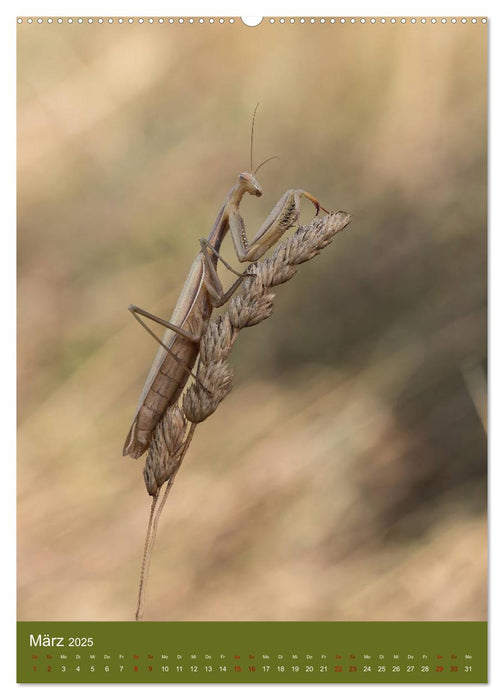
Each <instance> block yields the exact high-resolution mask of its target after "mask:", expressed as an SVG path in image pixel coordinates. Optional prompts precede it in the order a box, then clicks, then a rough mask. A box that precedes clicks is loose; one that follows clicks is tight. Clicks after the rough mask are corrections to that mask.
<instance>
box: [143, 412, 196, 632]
mask: <svg viewBox="0 0 504 700" xmlns="http://www.w3.org/2000/svg"><path fill="white" fill-rule="evenodd" d="M195 430H196V423H191V427H190V429H189V433H188V435H187V437H186V439H185V441H184V447H183V450H182V453H181V455H180V458H179V462H178V465H177V468H176V471H175V472H174V473H173V474H172V475H171V476H170V479H169V480H168V481H167V482H166V487H165V490H164V494H163V498H162V499H161V501H159V496H160V494H161V489H160V490H159V491H158V492H157V493H156V495H155V496H153V497H152V504H151V510H150V515H149V524H148V526H147V533H146V535H145V546H144V554H143V559H142V568H141V571H140V584H139V587H138V604H137V609H136V613H135V620H136V621H137V622H141V621H142V620H143V614H144V603H145V591H146V588H147V580H148V577H149V568H150V563H151V558H152V550H153V549H154V543H155V541H156V534H157V529H158V523H159V518H160V517H161V513H162V511H163V508H164V506H165V503H166V500H167V498H168V494H169V493H170V491H171V487H172V486H173V482H174V481H175V477H176V475H177V472H178V470H179V469H180V465H181V464H182V460H183V459H184V456H185V453H186V452H187V450H188V448H189V445H190V444H191V440H192V438H193V435H194V431H195ZM158 502H159V505H158V507H157V508H156V505H157V504H158Z"/></svg>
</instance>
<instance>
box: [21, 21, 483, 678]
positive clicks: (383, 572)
mask: <svg viewBox="0 0 504 700" xmlns="http://www.w3.org/2000/svg"><path fill="white" fill-rule="evenodd" d="M487 31H488V22H487V19H486V18H485V17H479V16H438V17H430V16H429V17H420V16H415V17H411V16H395V17H391V16H381V15H376V16H366V17H361V16H346V17H339V16H334V17H319V16H317V17H315V16H308V15H306V16H292V17H291V16H276V17H257V18H241V17H221V16H212V17H210V16H205V17H196V16H194V17H189V16H187V17H178V16H177V17H170V16H163V17H161V16H155V17H151V16H127V15H117V16H89V17H88V16H72V17H67V16H56V15H55V16H45V15H44V16H35V15H32V16H20V17H18V18H17V128H18V161H17V163H18V165H17V167H18V209H17V223H18V242H17V246H18V260H19V266H18V348H19V353H18V380H19V381H18V419H19V420H18V510H17V513H18V579H17V580H18V595H17V603H18V611H17V620H18V623H17V627H18V629H17V660H18V669H17V679H18V682H19V683H167V684H172V683H241V684H247V683H259V684H261V683H320V684H327V683H414V684H418V683H429V684H433V683H444V684H457V683H458V684H460V683H462V684H466V683H473V684H474V683H486V681H487V510H486V496H487V490H486V489H487V486H486V482H487V460H486V453H487V438H486V431H487V389H486V386H487V380H486V374H487V364H486V363H487V360H486V358H487V349H486V338H487V316H486V299H487V274H486V267H487V226H486V217H487V208H486V202H487V186H486V182H487Z"/></svg>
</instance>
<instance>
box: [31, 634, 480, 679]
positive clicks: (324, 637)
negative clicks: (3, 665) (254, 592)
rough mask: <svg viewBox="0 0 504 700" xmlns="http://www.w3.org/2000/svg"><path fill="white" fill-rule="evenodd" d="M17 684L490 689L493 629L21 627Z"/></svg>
mask: <svg viewBox="0 0 504 700" xmlns="http://www.w3.org/2000/svg"><path fill="white" fill-rule="evenodd" d="M17 659H18V661H17V680H18V682H19V683H106V682H110V683H135V682H137V683H149V682H151V683H377V682H384V683H391V682H397V683H408V682H409V683H486V682H487V623H486V622H18V623H17Z"/></svg>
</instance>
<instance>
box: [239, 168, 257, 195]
mask: <svg viewBox="0 0 504 700" xmlns="http://www.w3.org/2000/svg"><path fill="white" fill-rule="evenodd" d="M238 184H239V185H240V187H242V188H243V189H244V190H245V192H248V193H249V194H253V195H255V196H256V197H260V196H261V195H262V188H261V185H260V184H259V183H258V182H257V180H256V179H255V177H254V176H253V175H252V173H240V175H238Z"/></svg>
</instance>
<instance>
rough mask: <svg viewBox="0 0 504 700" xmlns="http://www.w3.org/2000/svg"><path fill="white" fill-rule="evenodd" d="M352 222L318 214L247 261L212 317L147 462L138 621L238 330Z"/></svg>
mask: <svg viewBox="0 0 504 700" xmlns="http://www.w3.org/2000/svg"><path fill="white" fill-rule="evenodd" d="M349 223H350V215H349V214H347V213H346V212H342V211H340V212H337V213H335V214H328V215H327V216H323V217H318V218H315V219H313V221H311V222H310V223H309V224H308V225H307V226H301V227H300V228H298V230H297V231H296V232H295V233H294V234H293V235H292V236H290V237H289V238H287V239H286V240H285V241H284V242H283V243H280V244H279V245H278V246H277V247H276V249H275V251H274V253H273V255H272V256H271V257H270V258H266V259H263V260H261V261H259V262H257V263H252V264H251V265H249V267H248V268H247V272H248V273H250V276H249V277H248V278H247V279H246V280H245V281H244V282H243V284H242V287H241V290H240V292H239V293H237V294H235V296H233V298H232V299H231V301H230V303H229V308H228V310H227V311H226V313H224V314H223V315H221V316H217V317H216V318H215V319H213V320H212V321H210V322H209V324H208V326H207V328H206V330H205V332H204V334H203V336H202V338H201V341H200V348H199V351H200V359H199V363H198V369H197V373H196V376H197V379H198V381H197V382H195V383H194V384H192V385H191V386H190V387H189V388H188V389H187V390H186V392H185V393H184V395H183V397H182V401H181V406H179V405H178V404H175V405H173V406H171V407H170V408H169V409H168V411H167V412H166V414H165V415H164V417H163V419H162V420H161V421H160V422H159V423H158V425H157V427H156V429H155V431H154V435H153V437H152V441H151V444H150V447H149V452H148V455H147V460H146V463H145V469H144V478H145V484H146V487H147V491H148V493H149V494H150V495H151V496H152V497H153V503H152V508H151V515H150V518H149V525H148V529H147V536H146V544H145V549H144V558H143V563H142V570H141V576H140V587H139V593H138V608H137V612H136V619H137V620H141V619H142V618H143V607H144V599H145V588H146V583H147V577H148V572H149V566H150V560H151V556H152V550H153V547H154V542H155V539H156V533H157V527H158V523H159V518H160V516H161V512H162V510H163V507H164V505H165V503H166V500H167V498H168V494H169V492H170V490H171V487H172V485H173V481H174V479H175V476H176V474H177V472H178V470H179V469H180V466H181V464H182V461H183V459H184V457H185V454H186V452H187V450H188V447H189V444H190V442H191V440H192V437H193V435H194V431H195V429H196V425H197V424H198V423H201V422H202V421H204V420H206V418H208V417H209V416H210V415H211V414H212V413H213V412H214V411H215V410H216V409H217V406H218V405H219V404H220V402H221V401H222V400H223V399H224V398H225V397H226V396H227V395H228V394H229V392H230V391H231V388H232V379H233V372H232V369H231V368H230V367H229V365H228V364H227V359H228V356H229V354H230V352H231V349H232V347H233V345H234V343H235V341H236V338H237V337H238V333H239V332H240V330H242V329H243V328H246V327H249V326H254V325H256V324H258V323H260V322H261V321H264V320H265V319H267V318H269V316H271V314H272V313H273V298H274V296H275V295H274V294H273V293H272V292H271V291H270V290H271V288H272V287H275V286H278V285H279V284H283V283H284V282H287V280H289V279H290V278H291V277H293V276H294V274H295V273H296V267H297V265H301V264H302V263H304V262H307V261H308V260H311V258H313V257H314V256H315V255H318V254H319V253H320V251H321V250H322V249H323V248H325V247H326V246H327V245H329V243H331V241H332V239H333V237H334V236H335V235H336V233H338V232H339V231H341V230H343V229H344V228H345V226H347V225H348V224H349ZM188 425H189V429H188ZM165 482H166V487H165V491H164V494H163V497H162V499H161V501H159V494H160V489H161V488H162V486H163V485H164V483H165Z"/></svg>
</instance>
